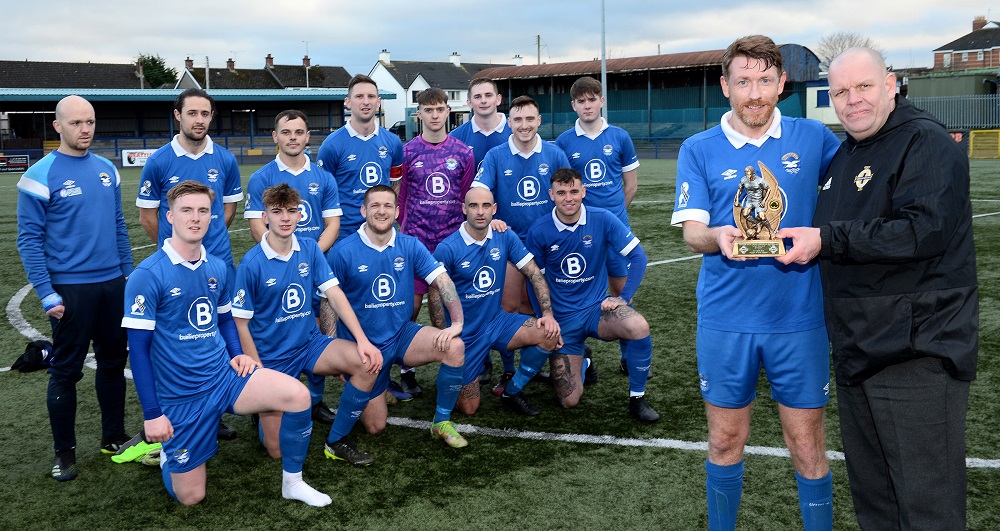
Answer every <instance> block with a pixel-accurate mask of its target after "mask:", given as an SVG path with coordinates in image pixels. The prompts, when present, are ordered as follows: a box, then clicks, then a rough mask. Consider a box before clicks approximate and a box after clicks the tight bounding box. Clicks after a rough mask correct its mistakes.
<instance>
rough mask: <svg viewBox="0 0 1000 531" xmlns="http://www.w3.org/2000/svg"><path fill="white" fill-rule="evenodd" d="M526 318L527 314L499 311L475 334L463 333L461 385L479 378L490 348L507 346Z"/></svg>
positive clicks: (496, 348)
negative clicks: (463, 367) (468, 335)
mask: <svg viewBox="0 0 1000 531" xmlns="http://www.w3.org/2000/svg"><path fill="white" fill-rule="evenodd" d="M528 319H531V317H530V316H528V315H524V314H521V313H509V312H505V311H501V312H500V313H498V314H497V316H496V317H494V318H493V320H492V321H490V322H489V323H486V324H485V325H483V326H482V328H480V329H479V330H478V332H477V333H476V334H475V335H473V336H471V337H466V336H465V334H464V333H463V334H462V341H464V342H465V373H464V375H463V376H462V385H466V384H469V383H472V382H474V381H476V380H477V379H478V378H479V373H481V372H483V363H485V362H486V357H487V356H489V354H490V349H495V350H501V349H505V348H507V344H508V343H510V340H511V339H513V338H514V335H515V334H517V331H518V330H519V329H520V328H521V327H522V326H524V322H525V321H527V320H528Z"/></svg>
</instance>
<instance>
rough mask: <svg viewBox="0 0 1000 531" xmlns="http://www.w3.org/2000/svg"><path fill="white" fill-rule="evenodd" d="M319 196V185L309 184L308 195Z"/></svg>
mask: <svg viewBox="0 0 1000 531" xmlns="http://www.w3.org/2000/svg"><path fill="white" fill-rule="evenodd" d="M318 194H319V183H309V195H318Z"/></svg>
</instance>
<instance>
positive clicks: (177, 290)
mask: <svg viewBox="0 0 1000 531" xmlns="http://www.w3.org/2000/svg"><path fill="white" fill-rule="evenodd" d="M180 294H181V288H177V287H174V288H170V296H171V297H177V296H178V295H180Z"/></svg>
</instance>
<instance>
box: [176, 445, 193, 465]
mask: <svg viewBox="0 0 1000 531" xmlns="http://www.w3.org/2000/svg"><path fill="white" fill-rule="evenodd" d="M190 459H191V451H190V450H188V449H187V448H181V449H180V450H177V451H176V452H174V460H175V461H177V463H178V464H181V465H184V464H187V462H188V461H189V460H190Z"/></svg>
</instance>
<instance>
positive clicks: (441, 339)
mask: <svg viewBox="0 0 1000 531" xmlns="http://www.w3.org/2000/svg"><path fill="white" fill-rule="evenodd" d="M432 285H433V286H434V287H435V288H437V291H438V295H439V297H440V301H441V306H444V308H446V309H447V310H448V316H449V317H451V326H449V327H448V328H445V329H443V330H441V331H440V332H439V333H438V334H437V336H435V337H434V346H435V347H436V348H437V349H438V350H440V351H442V352H444V351H447V350H448V349H449V348H450V347H451V340H452V339H454V338H456V337H459V336H461V335H462V325H464V324H465V314H464V313H462V301H461V300H459V298H458V292H457V291H455V283H454V282H452V280H451V277H450V276H448V273H441V274H440V275H438V276H437V278H435V279H434V282H433V283H432ZM428 291H429V290H428ZM428 302H429V299H428Z"/></svg>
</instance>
